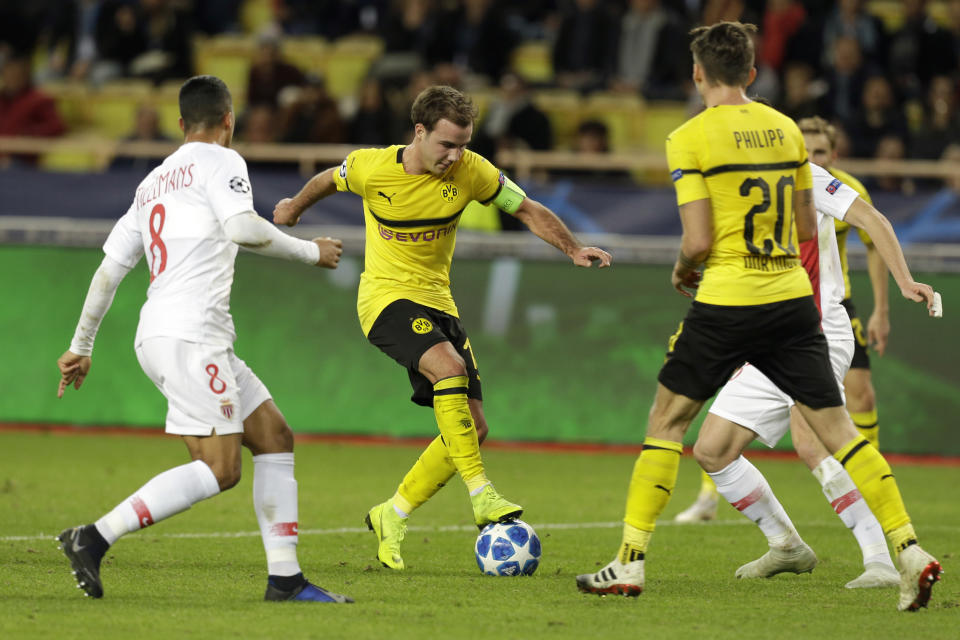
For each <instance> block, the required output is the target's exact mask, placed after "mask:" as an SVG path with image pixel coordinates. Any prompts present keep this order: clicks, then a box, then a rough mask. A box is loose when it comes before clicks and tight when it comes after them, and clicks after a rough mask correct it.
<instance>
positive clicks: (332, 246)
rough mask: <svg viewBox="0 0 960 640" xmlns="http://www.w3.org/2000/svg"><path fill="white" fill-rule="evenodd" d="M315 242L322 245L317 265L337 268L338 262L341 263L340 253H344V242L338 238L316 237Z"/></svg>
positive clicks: (319, 245)
mask: <svg viewBox="0 0 960 640" xmlns="http://www.w3.org/2000/svg"><path fill="white" fill-rule="evenodd" d="M313 243H314V244H315V245H317V246H318V247H320V259H319V260H317V263H316V264H317V266H318V267H326V268H327V269H336V268H337V264H339V263H340V255H341V254H342V253H343V242H342V241H340V240H337V239H336V238H314V239H313Z"/></svg>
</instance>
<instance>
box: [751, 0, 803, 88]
mask: <svg viewBox="0 0 960 640" xmlns="http://www.w3.org/2000/svg"><path fill="white" fill-rule="evenodd" d="M806 17H807V12H806V11H805V10H804V8H803V5H802V4H801V3H800V2H798V1H797V0H769V1H768V2H767V4H766V9H765V10H764V13H763V28H762V29H761V33H762V34H763V49H761V50H760V55H759V61H760V62H762V63H764V64H766V65H769V66H770V68H772V69H774V70H775V71H780V67H782V66H783V60H784V56H785V55H786V52H787V44H788V43H789V41H790V38H792V37H793V34H795V33H796V32H797V30H798V29H800V26H801V25H802V24H803V22H804V20H805V19H806Z"/></svg>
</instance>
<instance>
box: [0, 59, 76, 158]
mask: <svg viewBox="0 0 960 640" xmlns="http://www.w3.org/2000/svg"><path fill="white" fill-rule="evenodd" d="M31 73H32V68H31V65H30V59H29V58H28V57H26V56H25V55H22V56H13V57H10V58H8V59H7V60H6V62H4V63H3V68H2V69H0V81H2V87H0V136H42V137H55V136H59V135H62V134H63V133H64V132H66V130H67V127H66V125H64V123H63V120H62V119H61V118H60V114H59V113H58V112H57V106H56V104H55V103H54V101H53V98H51V97H50V96H48V95H47V94H45V93H43V92H42V91H40V90H39V89H37V88H36V87H35V86H34V85H33V80H32V78H31ZM12 160H17V161H20V162H25V163H28V164H36V161H37V158H36V156H17V157H15V158H10V157H5V156H2V155H0V166H3V165H7V164H10V162H11V161H12Z"/></svg>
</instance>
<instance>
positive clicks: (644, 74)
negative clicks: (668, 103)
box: [613, 0, 691, 100]
mask: <svg viewBox="0 0 960 640" xmlns="http://www.w3.org/2000/svg"><path fill="white" fill-rule="evenodd" d="M686 32H687V29H686V26H685V25H683V24H682V23H681V21H680V19H679V18H678V16H676V14H674V13H672V12H670V11H668V10H667V9H666V8H665V7H664V6H663V3H662V2H661V0H630V6H629V9H628V10H627V12H626V13H625V14H624V16H623V19H622V20H621V21H620V32H619V40H618V46H617V62H616V76H615V78H614V81H613V88H614V89H617V90H621V91H639V92H640V93H642V94H643V96H644V97H645V98H649V99H651V100H684V99H685V98H686V97H687V85H688V82H687V80H688V79H689V76H690V64H691V63H690V48H689V47H688V46H687V36H686Z"/></svg>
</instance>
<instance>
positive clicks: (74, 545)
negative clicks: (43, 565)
mask: <svg viewBox="0 0 960 640" xmlns="http://www.w3.org/2000/svg"><path fill="white" fill-rule="evenodd" d="M90 529H93V533H91V531H90ZM94 533H95V534H96V536H97V537H98V538H99V537H100V535H99V532H97V531H96V529H95V528H94V526H93V525H92V524H88V525H84V526H80V527H73V528H72V529H64V530H63V531H62V532H61V533H60V535H58V536H57V540H58V541H59V542H60V549H61V550H62V551H63V554H64V555H65V556H67V559H68V560H69V561H70V566H71V567H73V575H74V577H75V578H76V579H77V587H78V588H80V589H83V591H84V593H85V594H86V595H88V596H90V597H92V598H102V597H103V584H102V583H101V582H100V561H101V560H102V559H103V553H102V552H101V551H99V550H98V549H97V546H98V545H96V544H94V541H93V540H91V538H92V537H93V534H94Z"/></svg>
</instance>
